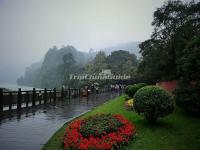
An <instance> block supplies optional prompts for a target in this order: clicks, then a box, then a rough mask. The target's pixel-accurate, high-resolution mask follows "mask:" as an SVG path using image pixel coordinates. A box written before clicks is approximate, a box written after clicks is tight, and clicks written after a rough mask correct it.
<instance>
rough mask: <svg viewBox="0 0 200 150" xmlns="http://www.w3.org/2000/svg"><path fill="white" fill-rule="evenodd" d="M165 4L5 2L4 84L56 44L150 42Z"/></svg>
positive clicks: (0, 25)
mask: <svg viewBox="0 0 200 150" xmlns="http://www.w3.org/2000/svg"><path fill="white" fill-rule="evenodd" d="M163 2H164V0H153V1H150V0H59V1H57V0H42V1H41V0H0V82H15V80H16V78H18V77H19V76H20V75H23V73H24V71H25V68H26V67H27V66H29V65H30V64H31V63H33V62H36V61H39V60H41V59H42V57H43V56H44V54H45V53H46V52H47V50H48V49H49V48H50V47H52V46H53V45H57V46H58V47H61V46H62V45H68V44H70V45H73V46H75V47H76V48H77V49H78V50H81V51H88V50H89V49H90V48H94V49H97V50H98V49H100V48H105V47H109V46H112V45H115V44H119V43H124V42H128V41H143V40H145V39H147V38H149V36H150V34H151V32H152V27H151V22H152V19H153V12H154V11H155V9H156V8H158V7H160V6H161V5H162V4H163Z"/></svg>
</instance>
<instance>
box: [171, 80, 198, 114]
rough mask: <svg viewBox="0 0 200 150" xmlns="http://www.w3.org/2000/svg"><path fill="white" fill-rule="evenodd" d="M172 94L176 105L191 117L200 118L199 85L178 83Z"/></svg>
mask: <svg viewBox="0 0 200 150" xmlns="http://www.w3.org/2000/svg"><path fill="white" fill-rule="evenodd" d="M174 94H175V99H176V103H177V105H179V106H181V107H182V108H184V109H185V110H186V111H187V112H188V113H190V114H192V115H195V116H200V83H198V82H196V84H193V85H192V84H191V83H183V82H182V83H179V86H178V88H177V89H176V90H175V91H174Z"/></svg>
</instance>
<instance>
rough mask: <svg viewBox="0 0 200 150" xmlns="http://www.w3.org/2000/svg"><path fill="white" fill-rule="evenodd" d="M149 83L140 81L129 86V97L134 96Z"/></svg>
mask: <svg viewBox="0 0 200 150" xmlns="http://www.w3.org/2000/svg"><path fill="white" fill-rule="evenodd" d="M146 85H147V84H146V83H138V84H134V85H131V86H130V87H129V88H128V96H129V97H133V96H134V94H135V93H136V92H137V91H138V90H139V89H140V88H142V87H144V86H146Z"/></svg>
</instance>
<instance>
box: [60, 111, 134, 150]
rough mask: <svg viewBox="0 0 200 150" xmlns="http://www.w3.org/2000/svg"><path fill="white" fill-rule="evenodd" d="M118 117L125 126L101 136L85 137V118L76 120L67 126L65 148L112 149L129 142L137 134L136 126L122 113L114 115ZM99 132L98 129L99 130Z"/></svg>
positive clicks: (79, 149) (83, 149)
mask: <svg viewBox="0 0 200 150" xmlns="http://www.w3.org/2000/svg"><path fill="white" fill-rule="evenodd" d="M113 117H115V118H116V119H118V120H119V121H120V122H121V123H122V124H123V126H121V127H119V128H118V130H117V131H115V132H110V133H107V134H106V133H105V134H103V135H101V137H94V136H89V137H83V136H82V134H81V133H80V128H81V125H82V123H84V120H75V121H73V122H72V123H70V124H69V126H68V127H67V128H66V133H65V135H64V148H65V149H70V148H74V149H78V150H88V149H95V150H110V149H112V148H114V149H117V148H118V147H121V146H123V145H124V144H128V142H129V141H130V140H131V138H132V137H133V135H134V134H135V127H134V125H133V124H131V123H130V122H129V121H128V120H127V119H125V118H124V117H123V116H122V115H113ZM97 132H98V131H97Z"/></svg>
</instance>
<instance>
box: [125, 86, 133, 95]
mask: <svg viewBox="0 0 200 150" xmlns="http://www.w3.org/2000/svg"><path fill="white" fill-rule="evenodd" d="M131 86H132V85H128V86H126V88H125V94H127V95H128V90H129V88H130V87H131Z"/></svg>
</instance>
